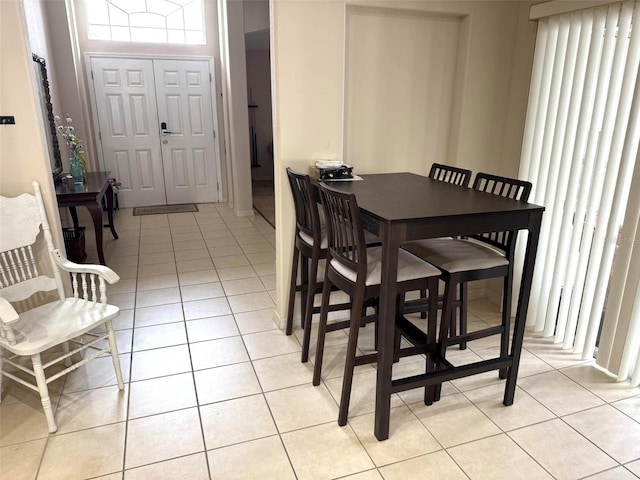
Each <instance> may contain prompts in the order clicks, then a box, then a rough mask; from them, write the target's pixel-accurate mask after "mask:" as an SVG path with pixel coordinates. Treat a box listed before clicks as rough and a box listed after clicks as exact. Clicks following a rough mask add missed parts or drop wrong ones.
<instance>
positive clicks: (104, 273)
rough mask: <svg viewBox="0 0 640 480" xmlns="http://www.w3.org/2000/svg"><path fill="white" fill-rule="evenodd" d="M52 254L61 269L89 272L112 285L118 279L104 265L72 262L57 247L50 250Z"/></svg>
mask: <svg viewBox="0 0 640 480" xmlns="http://www.w3.org/2000/svg"><path fill="white" fill-rule="evenodd" d="M52 256H53V259H54V261H55V262H56V264H57V265H58V266H59V267H60V268H61V269H63V270H65V271H67V272H70V273H89V274H92V275H98V276H100V277H102V278H104V279H105V280H106V281H107V283H109V284H110V285H113V284H114V283H117V282H118V281H119V280H120V276H119V275H118V274H117V273H116V272H114V271H113V270H111V269H110V268H109V267H105V266H104V265H91V264H90V265H85V264H80V263H74V262H72V261H70V260H68V259H67V258H66V257H65V256H64V255H63V254H62V252H60V250H59V249H55V250H53V251H52Z"/></svg>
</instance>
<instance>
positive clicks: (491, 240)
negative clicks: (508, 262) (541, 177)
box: [471, 172, 532, 259]
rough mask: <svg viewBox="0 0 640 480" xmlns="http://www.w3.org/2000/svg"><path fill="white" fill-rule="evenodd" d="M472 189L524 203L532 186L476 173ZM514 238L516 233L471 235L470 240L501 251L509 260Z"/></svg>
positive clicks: (522, 181) (514, 179)
mask: <svg viewBox="0 0 640 480" xmlns="http://www.w3.org/2000/svg"><path fill="white" fill-rule="evenodd" d="M473 188H474V189H475V190H480V191H481V192H487V193H491V194H493V195H499V196H501V197H505V198H511V199H513V200H519V201H521V202H526V201H527V200H529V194H530V193H531V188H532V185H531V182H527V181H525V180H518V179H516V178H508V177H501V176H499V175H491V174H490V173H482V172H478V174H477V175H476V178H475V180H474V181H473ZM516 236H517V232H491V233H483V234H482V235H471V238H474V239H476V240H480V241H482V242H485V243H488V244H489V245H491V246H493V247H496V248H499V249H500V250H503V251H504V252H505V254H506V257H507V258H509V259H511V258H512V257H513V250H514V248H515V239H516Z"/></svg>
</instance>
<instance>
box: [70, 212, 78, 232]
mask: <svg viewBox="0 0 640 480" xmlns="http://www.w3.org/2000/svg"><path fill="white" fill-rule="evenodd" d="M69 214H70V215H71V221H72V222H73V228H74V229H75V230H77V229H78V212H77V211H76V207H69Z"/></svg>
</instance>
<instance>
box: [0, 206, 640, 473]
mask: <svg viewBox="0 0 640 480" xmlns="http://www.w3.org/2000/svg"><path fill="white" fill-rule="evenodd" d="M116 226H117V230H118V232H119V234H120V239H119V240H117V241H115V240H108V241H107V245H106V255H107V262H108V264H109V265H110V266H111V267H112V268H113V269H114V270H116V271H117V272H118V273H119V275H120V276H121V280H120V282H119V283H118V284H116V285H114V286H113V287H112V288H111V289H110V301H111V302H113V303H116V304H118V305H119V306H120V307H121V309H122V312H121V315H120V317H119V318H118V319H117V320H116V322H115V326H116V328H117V337H118V343H119V347H120V356H121V362H122V367H123V373H124V376H125V380H126V388H125V390H124V391H123V392H119V391H118V390H117V387H116V386H115V377H114V375H113V370H112V367H111V361H110V359H109V358H101V359H98V360H95V361H93V362H91V363H90V364H89V365H87V366H86V367H83V368H81V369H79V370H76V371H75V372H72V373H71V374H69V375H67V376H66V378H62V379H60V380H59V381H56V382H55V383H54V384H53V385H52V386H51V391H52V392H53V400H54V405H55V414H56V420H57V422H58V425H59V431H58V432H57V433H56V434H54V435H48V434H47V430H46V424H45V420H44V416H43V413H42V409H41V406H40V402H39V399H38V397H37V395H36V394H34V393H32V392H30V391H28V390H26V389H24V388H22V387H20V386H19V385H17V384H15V383H13V382H9V381H5V384H4V386H3V390H2V400H3V401H2V405H1V406H0V478H2V479H3V480H4V479H6V480H21V479H34V478H38V479H43V480H44V479H64V480H70V479H84V478H101V479H104V480H116V479H126V480H133V479H154V480H156V479H190V480H199V479H277V480H282V479H295V478H297V479H301V480H303V479H330V478H345V479H346V478H348V479H353V480H356V479H357V480H373V479H381V478H384V479H387V480H393V479H403V480H407V479H423V478H442V479H457V478H460V479H465V478H470V479H501V478H504V479H513V478H523V479H543V478H557V479H579V478H592V479H599V480H604V479H632V478H638V477H640V389H637V388H635V389H633V388H630V387H629V386H628V385H627V384H624V383H615V382H614V381H613V380H612V379H610V378H609V377H608V376H606V375H605V374H604V373H602V372H600V371H599V370H597V369H596V368H595V367H594V366H593V365H592V364H591V363H588V362H581V361H580V360H579V358H578V357H576V356H575V355H573V354H571V353H570V352H566V351H563V350H560V349H558V348H556V347H554V346H553V345H552V344H551V342H550V341H549V340H548V339H542V338H540V337H539V336H537V335H533V334H531V333H530V332H528V333H527V340H526V343H525V349H524V351H523V357H522V363H521V371H520V377H519V382H518V383H519V386H518V391H517V393H516V401H515V404H514V405H513V406H511V407H508V408H506V407H503V406H502V404H501V398H502V391H503V385H504V384H503V382H502V381H499V380H498V379H497V375H496V374H495V373H489V374H485V375H481V376H477V377H472V378H468V379H462V380H457V381H454V382H453V383H449V384H446V385H445V387H444V389H443V398H442V400H441V401H440V402H439V403H437V404H435V405H433V406H430V407H426V406H425V405H424V404H422V403H421V401H420V400H421V392H420V391H409V392H404V393H402V394H400V395H394V397H393V400H392V407H393V408H392V415H391V438H390V439H389V440H387V441H385V442H378V441H376V440H375V438H374V437H373V433H372V432H373V414H372V412H373V392H374V382H375V370H374V368H373V367H372V366H362V367H358V373H357V375H356V379H355V384H354V392H353V396H352V406H351V410H350V420H349V425H348V426H345V427H342V428H341V427H339V426H338V425H337V422H336V419H337V411H338V405H337V403H336V398H338V394H339V390H340V386H341V361H340V359H341V357H342V355H343V352H344V348H345V344H346V340H347V338H346V335H345V334H343V333H342V332H334V333H333V334H332V335H331V339H330V341H329V342H328V347H327V352H326V357H325V363H326V366H325V368H324V372H323V373H324V380H323V383H322V384H321V385H320V386H319V387H313V386H312V385H311V368H312V367H311V365H310V364H306V365H303V364H301V363H300V362H299V352H300V342H299V337H300V330H299V329H298V330H296V335H295V336H291V337H287V336H285V335H284V333H283V332H282V331H280V330H279V329H278V327H277V325H276V324H275V323H274V322H273V320H272V313H273V308H274V302H273V295H274V288H275V269H274V262H275V252H274V247H273V245H274V230H273V229H272V228H271V227H270V226H269V225H268V224H267V222H265V221H264V220H263V219H262V218H261V217H255V218H237V217H235V216H234V215H233V213H232V212H231V211H230V210H229V209H228V208H225V207H221V206H214V205H201V206H200V212H199V213H195V214H193V213H189V214H180V215H158V216H143V217H133V216H132V215H131V210H127V209H125V210H121V211H119V212H118V214H117V216H116ZM87 248H88V249H89V252H88V253H89V254H90V255H93V256H94V257H95V253H94V252H92V251H91V250H92V247H90V246H88V247H87ZM470 307H471V312H472V314H471V319H470V320H472V322H471V323H472V324H476V325H477V326H480V325H485V324H487V323H494V322H495V321H496V319H497V318H498V313H497V310H496V308H495V307H494V306H493V305H491V304H490V303H488V302H486V301H481V300H478V301H473V302H471V305H470ZM361 338H362V349H363V350H366V349H368V348H370V345H371V342H372V335H371V330H368V329H364V330H363V331H362V335H361ZM495 349H496V343H495V341H493V340H490V339H485V340H481V341H477V342H473V343H472V344H470V347H469V349H468V350H466V351H464V352H461V351H452V352H451V355H450V358H451V359H452V361H459V362H463V361H467V360H471V359H478V358H483V357H485V356H487V355H491V354H493V353H494V352H495ZM422 366H423V362H422V361H420V360H419V359H413V360H412V359H403V361H402V362H401V363H400V364H398V365H396V366H395V367H394V369H395V370H396V371H397V372H398V374H403V375H404V374H408V373H410V372H412V371H413V372H417V371H419V370H420V369H421V368H422Z"/></svg>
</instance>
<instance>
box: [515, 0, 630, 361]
mask: <svg viewBox="0 0 640 480" xmlns="http://www.w3.org/2000/svg"><path fill="white" fill-rule="evenodd" d="M639 9H640V7H639V6H638V3H637V2H636V1H630V2H626V3H622V4H619V3H618V4H612V5H609V6H603V7H598V8H594V9H588V10H582V11H578V12H573V13H567V14H562V15H556V16H552V17H548V18H543V19H541V20H539V23H538V33H537V39H536V49H535V56H534V65H533V72H532V77H531V87H530V93H529V103H528V110H527V119H526V124H525V134H524V139H523V147H522V157H521V162H520V178H524V179H527V180H530V181H531V182H532V183H533V191H532V194H531V201H532V202H533V203H538V204H542V205H544V206H545V207H546V211H545V214H544V217H543V223H542V230H541V236H540V242H539V246H538V255H537V260H536V268H535V272H534V278H533V284H532V289H531V302H530V307H529V316H528V323H529V324H530V325H534V326H535V330H536V331H543V332H544V335H545V336H551V335H553V336H554V337H555V342H556V343H562V344H563V347H564V348H572V349H573V350H574V351H576V352H582V354H583V358H590V357H593V355H594V351H595V349H596V345H597V341H598V335H599V332H600V328H601V324H602V318H603V311H604V308H605V304H607V297H608V293H609V288H608V287H609V285H610V282H609V280H610V277H611V275H612V268H613V266H614V257H615V258H616V259H615V270H614V275H615V272H616V270H620V271H622V270H625V271H626V272H627V274H628V275H626V276H625V278H627V277H628V276H629V275H636V278H635V291H633V292H632V290H633V288H634V287H633V286H631V284H632V283H634V282H633V281H631V282H629V281H627V280H625V281H622V280H620V281H621V282H622V288H623V290H625V292H627V293H628V295H629V297H628V298H627V293H625V294H624V295H623V296H620V295H616V296H615V299H614V297H613V295H612V298H610V299H609V301H608V307H607V308H608V309H611V311H614V310H616V311H618V312H619V314H625V315H629V318H631V312H635V324H634V325H635V327H634V328H635V330H633V329H632V328H631V329H630V330H629V331H630V332H631V333H632V334H634V332H635V335H636V337H640V332H639V331H638V330H640V323H639V322H640V319H638V317H640V313H638V308H635V310H634V307H628V308H627V307H625V308H626V310H624V309H620V308H619V305H618V306H614V305H612V303H615V302H618V303H623V301H624V302H627V303H628V302H629V299H630V298H632V299H635V298H636V297H640V294H638V292H637V287H638V282H637V274H638V271H637V269H633V268H628V267H629V266H630V262H632V259H633V258H635V259H636V262H637V261H638V258H639V257H640V252H639V251H638V250H639V249H640V246H637V245H634V242H635V240H633V239H634V238H635V237H633V238H632V237H625V235H631V234H633V235H635V233H636V231H635V229H634V230H633V231H631V227H630V226H629V224H628V222H631V223H633V222H634V221H635V222H636V224H637V218H633V212H631V213H629V211H631V210H633V208H632V207H633V206H634V205H635V204H634V201H635V202H636V203H637V202H638V201H640V198H639V199H634V200H633V201H631V202H629V199H630V192H631V193H632V195H631V197H634V195H635V196H636V197H637V196H638V189H640V182H638V183H636V184H634V186H633V189H632V188H631V187H632V185H631V180H632V177H633V173H634V166H635V164H636V156H637V153H638V143H639V136H640V125H639V123H640V122H639V117H640V98H639V96H640V92H639V91H640V87H639V86H638V80H639V78H638V66H639V64H640V12H638V10H639ZM634 25H635V26H636V28H633V27H634ZM634 198H635V197H634ZM628 204H629V205H628ZM628 208H629V209H631V210H628ZM625 213H626V214H627V215H626V216H625ZM623 222H624V228H623ZM625 242H626V243H627V247H631V246H635V247H636V248H635V249H633V248H626V250H625V252H626V253H625V255H620V254H619V255H617V256H616V251H617V250H618V249H619V245H622V244H624V243H625ZM634 251H635V253H634ZM629 252H630V253H629ZM519 255H520V256H522V252H520V253H519ZM634 255H635V257H634ZM626 284H628V286H629V288H625V285H626ZM616 293H617V292H616ZM618 297H620V298H618ZM623 297H624V298H623ZM638 301H640V299H639V300H638ZM631 303H632V304H633V301H631ZM625 305H626V304H625ZM636 307H637V305H636ZM623 312H624V313H623ZM608 323H609V324H610V325H609V327H610V330H611V328H612V329H613V330H611V331H608V333H607V334H606V335H605V334H603V335H602V341H605V340H606V341H607V342H610V343H611V342H613V339H614V338H615V337H616V335H615V332H614V331H615V329H616V327H615V326H613V327H611V322H608ZM627 327H629V328H630V327H631V322H628V323H627ZM635 345H636V346H635V349H636V351H635V356H634V357H633V359H632V360H627V362H631V361H632V362H637V361H638V351H637V350H638V346H639V345H640V341H639V342H637V343H636V344H635ZM603 346H604V345H601V347H603ZM609 347H611V345H608V346H607V348H608V350H607V351H608V352H609V353H608V355H610V353H611V352H612V351H613V350H615V349H613V350H612V349H611V348H609ZM631 348H633V346H632V347H631ZM629 371H630V372H631V370H629Z"/></svg>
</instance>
